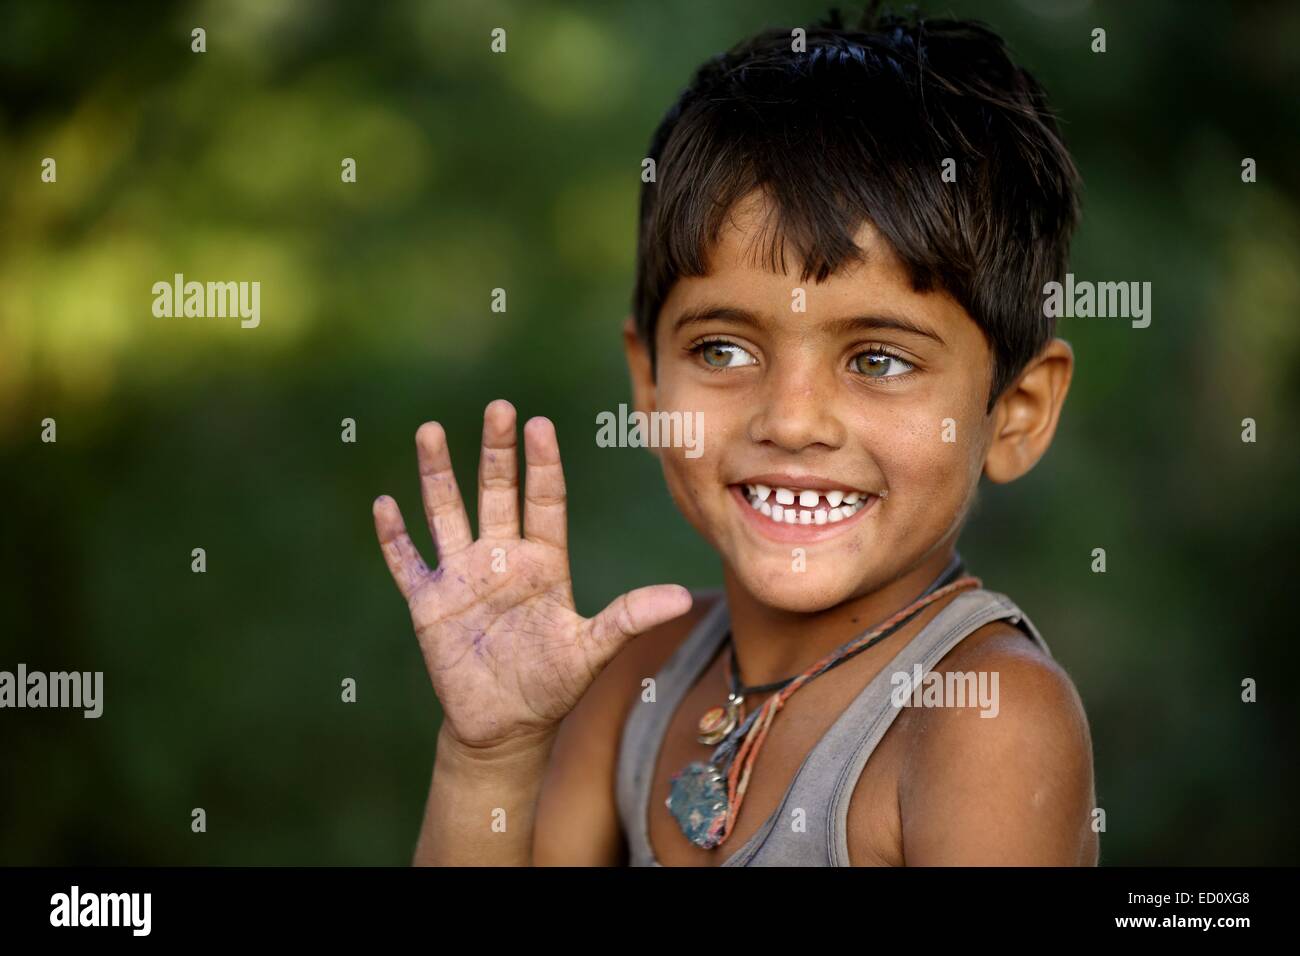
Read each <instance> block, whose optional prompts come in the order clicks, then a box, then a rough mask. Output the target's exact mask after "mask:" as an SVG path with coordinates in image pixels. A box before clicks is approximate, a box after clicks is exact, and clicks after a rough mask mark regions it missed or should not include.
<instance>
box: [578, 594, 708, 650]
mask: <svg viewBox="0 0 1300 956" xmlns="http://www.w3.org/2000/svg"><path fill="white" fill-rule="evenodd" d="M691 604H692V601H691V592H690V591H688V590H686V588H684V587H682V586H681V585H680V584H655V585H652V586H650V587H648V588H637V589H636V590H635V591H628V592H627V593H626V594H624V595H622V596H621V597H617V598H615V599H614V600H613V601H611V602H610V604H609V606H608V607H607V608H605V610H603V611H601V612H600V613H599V614H597V615H596V616H595V617H594V618H592V619H591V631H590V633H591V640H592V643H593V644H594V645H595V648H596V650H597V652H598V653H600V654H601V656H602V657H604V658H605V660H606V661H608V660H609V659H610V658H612V657H613V656H614V655H615V654H616V653H618V651H619V650H620V649H621V648H622V647H623V645H624V644H626V643H627V642H628V641H629V640H631V639H632V638H634V637H636V636H637V635H638V634H644V633H645V632H646V631H648V630H650V629H651V628H653V627H658V626H659V625H660V624H663V623H665V622H667V621H671V620H672V619H673V618H675V617H681V616H682V615H683V614H685V613H686V612H687V611H689V610H690V609H691Z"/></svg>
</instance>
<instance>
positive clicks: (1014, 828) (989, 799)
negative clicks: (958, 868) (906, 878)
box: [898, 620, 1097, 865]
mask: <svg viewBox="0 0 1300 956" xmlns="http://www.w3.org/2000/svg"><path fill="white" fill-rule="evenodd" d="M934 670H935V671H936V672H938V673H940V674H945V675H946V674H949V673H951V674H962V675H974V676H975V678H976V679H982V681H983V686H985V687H987V688H988V689H989V690H991V692H992V693H991V696H992V702H993V706H992V707H986V708H980V707H972V706H945V707H933V708H930V707H926V708H916V709H915V712H914V713H913V714H912V715H911V718H912V719H911V721H910V724H911V727H910V728H909V729H910V731H911V732H910V733H908V734H907V737H908V741H907V744H908V746H907V748H906V749H907V755H906V759H905V761H904V762H903V766H902V768H901V772H900V774H899V779H898V797H899V807H900V812H901V814H902V820H901V824H902V844H903V846H904V847H906V848H907V854H906V855H907V862H908V863H909V864H914V863H927V862H932V863H946V864H960V863H962V862H967V861H968V862H980V863H985V864H987V863H995V862H999V861H1001V862H1007V863H1022V864H1031V865H1032V864H1034V863H1043V864H1051V863H1065V864H1074V865H1091V864H1093V863H1095V862H1096V853H1097V840H1096V834H1095V832H1092V830H1091V824H1092V822H1093V821H1092V810H1093V807H1094V803H1095V800H1094V791H1093V768H1092V742H1091V736H1090V732H1089V728H1088V721H1087V716H1086V714H1085V712H1084V708H1083V702H1082V700H1081V699H1080V696H1079V693H1078V691H1077V690H1076V688H1075V686H1074V682H1073V681H1072V680H1071V679H1070V676H1069V675H1068V674H1067V673H1066V671H1065V669H1064V668H1063V667H1062V666H1061V665H1060V663H1059V662H1057V661H1056V660H1055V659H1054V658H1053V657H1052V656H1051V655H1050V654H1048V653H1047V652H1046V651H1045V650H1044V649H1043V648H1042V647H1041V646H1040V645H1039V644H1037V643H1036V642H1034V641H1032V640H1029V639H1028V638H1027V635H1026V634H1025V633H1024V632H1023V631H1021V630H1020V629H1019V628H1017V627H1016V626H1014V625H1012V624H1011V623H1009V622H1008V621H1005V620H999V621H993V622H991V623H989V624H987V625H985V626H983V627H981V628H979V629H978V630H976V631H975V632H973V633H972V634H970V635H969V636H967V637H966V638H965V639H964V640H963V641H961V642H960V643H959V644H958V645H957V646H956V647H955V648H953V650H952V651H950V652H949V653H948V654H947V655H945V657H944V658H943V659H942V660H941V661H940V662H939V663H938V664H937V665H936V666H935V668H934Z"/></svg>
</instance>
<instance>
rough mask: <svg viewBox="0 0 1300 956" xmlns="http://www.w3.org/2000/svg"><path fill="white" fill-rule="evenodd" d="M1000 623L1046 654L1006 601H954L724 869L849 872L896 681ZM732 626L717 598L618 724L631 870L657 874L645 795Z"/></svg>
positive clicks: (840, 722)
mask: <svg viewBox="0 0 1300 956" xmlns="http://www.w3.org/2000/svg"><path fill="white" fill-rule="evenodd" d="M999 620H1005V621H1007V622H1008V623H1010V624H1012V625H1015V626H1017V627H1019V628H1020V630H1021V631H1023V632H1024V633H1025V634H1026V635H1027V636H1028V637H1029V638H1030V639H1031V640H1032V641H1034V643H1036V644H1037V645H1038V646H1039V647H1040V648H1041V649H1042V650H1043V651H1044V652H1045V653H1047V654H1048V655H1049V656H1050V655H1051V651H1050V650H1048V647H1047V642H1046V641H1044V640H1043V636H1042V635H1041V634H1039V632H1038V629H1037V628H1036V627H1034V625H1033V623H1032V622H1031V621H1030V620H1029V618H1027V617H1026V616H1025V615H1024V613H1023V612H1022V611H1021V610H1020V608H1018V607H1017V606H1016V605H1015V604H1014V603H1013V602H1012V601H1011V600H1010V599H1009V598H1008V597H1007V596H1006V595H1004V594H999V593H997V592H994V591H987V590H983V589H980V588H975V589H972V590H969V591H962V592H960V593H959V594H958V595H957V596H956V597H955V598H953V599H952V600H951V601H949V602H948V604H947V605H945V606H944V608H943V609H942V610H941V611H940V612H939V613H938V614H936V615H935V616H934V618H933V619H931V620H930V621H929V622H928V623H927V624H926V625H925V627H924V628H922V629H921V631H920V632H919V633H917V634H916V635H915V636H914V637H913V638H912V639H911V640H910V641H908V643H907V644H906V645H905V646H904V647H903V648H902V649H901V650H899V652H898V653H897V654H896V655H895V656H894V658H893V660H891V661H890V662H889V663H888V664H886V665H885V666H884V667H883V668H882V669H881V671H880V673H879V674H877V675H876V676H875V677H874V678H872V680H871V681H870V682H868V684H867V685H866V687H864V688H863V689H862V690H861V691H860V692H859V693H858V695H857V696H856V697H855V698H854V699H853V701H852V702H851V703H850V704H849V706H848V707H846V708H845V710H844V712H843V713H842V714H841V715H840V716H839V718H838V719H837V720H836V721H835V723H833V724H832V725H831V727H830V729H829V730H827V731H826V733H825V734H823V735H822V737H821V739H820V740H818V741H817V743H816V744H815V745H814V746H813V748H812V750H810V751H809V752H808V755H807V756H806V757H805V758H804V761H803V763H802V764H801V765H800V766H799V769H798V771H797V772H796V773H795V776H794V779H793V780H792V781H791V783H790V786H789V788H788V789H787V790H786V792H785V796H784V797H783V798H782V800H781V802H780V804H779V805H778V806H777V808H776V810H775V812H773V814H772V815H771V817H769V818H768V820H767V821H766V822H765V823H764V824H763V826H761V827H760V828H759V829H758V830H757V831H756V832H755V833H754V835H753V836H752V837H750V838H749V840H748V841H746V842H745V844H744V845H743V846H742V847H741V848H740V849H739V850H737V851H736V852H735V853H733V854H732V855H731V856H730V857H728V858H727V859H726V860H725V861H724V862H723V863H722V864H721V865H722V866H849V865H850V863H849V850H848V837H847V834H848V827H847V821H848V812H849V799H850V797H852V795H853V790H854V787H855V786H856V785H857V781H858V777H859V776H860V775H861V773H862V769H863V768H864V767H865V766H866V764H867V761H868V760H869V759H870V758H871V754H872V752H873V751H874V750H875V749H876V745H877V744H879V743H880V740H881V738H883V737H884V735H885V731H887V730H888V729H889V728H890V726H891V725H892V724H893V722H894V719H895V718H896V717H897V716H898V714H899V711H900V710H901V708H900V707H898V706H896V705H895V704H894V703H893V701H892V700H891V694H892V693H893V692H894V689H895V684H894V682H893V675H894V674H896V673H898V672H900V671H902V672H906V673H908V674H909V675H911V674H914V670H913V666H914V665H917V664H919V665H920V668H921V671H920V672H921V674H926V673H928V672H929V671H931V670H932V669H933V668H934V666H935V665H936V664H938V663H939V661H940V660H941V659H942V658H943V657H944V655H946V654H947V653H948V652H949V651H951V650H952V649H953V648H954V647H956V646H957V645H958V644H959V643H960V642H961V641H962V639H963V638H965V637H967V636H968V635H970V634H973V633H974V632H975V631H977V630H979V629H980V628H981V627H983V626H984V625H985V624H988V623H990V622H991V621H999ZM729 623H730V620H729V614H728V610H727V602H726V599H725V597H722V598H719V599H718V601H717V603H716V604H715V605H714V606H713V607H711V608H710V609H709V611H708V612H707V613H706V614H705V615H704V617H703V618H701V619H700V621H699V622H698V623H697V624H696V625H695V627H694V629H693V630H692V631H691V632H690V634H689V635H687V637H686V639H685V640H684V641H683V642H682V643H681V644H680V645H679V646H678V647H677V649H676V650H675V651H674V652H673V654H672V656H671V657H670V658H669V659H668V661H667V663H665V664H664V666H663V667H662V668H660V670H659V672H658V674H656V675H655V687H656V688H657V689H658V690H659V692H660V694H659V697H658V699H657V700H656V702H654V703H649V702H644V701H642V700H641V698H640V697H639V696H638V697H637V701H636V703H634V704H633V705H632V709H631V712H630V713H629V714H628V718H627V721H626V723H625V724H624V725H623V734H622V738H621V743H620V746H619V753H618V764H617V776H616V784H615V789H616V799H617V804H618V814H619V820H620V822H621V824H622V827H623V833H624V835H625V836H626V838H627V843H628V849H629V854H630V857H629V861H628V862H629V865H631V866H662V864H661V863H660V862H659V861H658V860H656V859H655V856H654V851H653V849H652V848H651V846H650V836H649V824H648V820H647V813H648V811H649V808H650V801H651V799H658V800H660V801H662V800H663V799H664V797H665V796H666V794H651V793H650V787H651V784H652V782H653V777H654V771H655V764H656V762H657V760H658V756H659V748H660V744H661V743H662V741H663V737H664V734H665V733H666V732H667V729H668V724H669V721H670V720H671V718H672V716H673V714H674V713H675V712H676V711H677V707H678V705H679V704H680V703H681V700H682V698H683V697H684V696H685V695H686V692H687V691H688V690H689V689H690V688H691V687H692V686H693V685H694V684H695V682H696V681H697V680H698V679H699V677H700V675H701V674H702V673H703V671H704V669H705V668H706V667H707V666H708V664H709V663H710V662H711V661H712V660H713V659H714V656H715V655H716V653H717V652H718V650H719V648H720V645H721V643H722V640H723V638H724V637H725V636H726V634H727V631H728V627H729ZM788 807H801V808H803V809H804V810H805V812H806V814H807V816H806V823H807V829H806V832H800V833H796V832H794V831H793V830H792V828H790V827H781V826H777V825H776V824H777V821H779V820H784V819H786V818H787V816H788V815H789V811H788V810H787V808H788Z"/></svg>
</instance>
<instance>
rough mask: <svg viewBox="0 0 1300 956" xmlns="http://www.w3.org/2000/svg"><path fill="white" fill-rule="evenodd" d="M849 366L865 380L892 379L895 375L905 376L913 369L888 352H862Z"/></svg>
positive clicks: (909, 364)
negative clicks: (865, 378)
mask: <svg viewBox="0 0 1300 956" xmlns="http://www.w3.org/2000/svg"><path fill="white" fill-rule="evenodd" d="M849 364H850V365H852V366H853V370H854V371H855V372H859V373H861V374H862V375H864V376H865V377H867V378H893V377H894V376H896V375H905V374H907V373H908V372H910V371H912V369H913V368H914V367H915V366H913V365H912V363H911V362H905V361H903V360H902V359H901V358H899V357H898V356H896V355H890V354H889V353H888V352H863V353H861V354H860V355H855V356H854V357H853V361H852V362H851V363H849Z"/></svg>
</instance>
